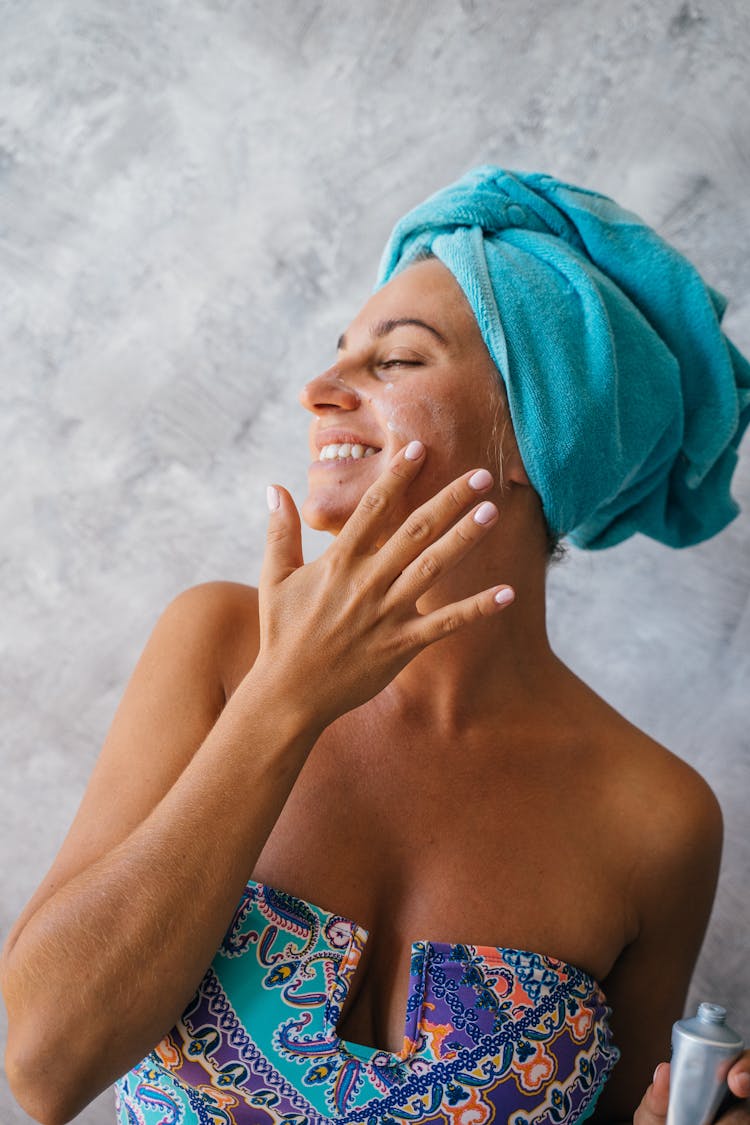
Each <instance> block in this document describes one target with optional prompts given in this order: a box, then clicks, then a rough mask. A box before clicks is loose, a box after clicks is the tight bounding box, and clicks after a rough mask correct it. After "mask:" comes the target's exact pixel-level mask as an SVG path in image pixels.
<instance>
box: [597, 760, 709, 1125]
mask: <svg viewBox="0 0 750 1125" xmlns="http://www.w3.org/2000/svg"><path fill="white" fill-rule="evenodd" d="M670 758H671V756H670ZM655 780H657V779H655ZM637 827H638V832H639V836H640V837H641V840H640V844H639V848H638V858H637V860H636V861H635V862H634V864H633V870H632V874H631V891H632V901H633V905H634V912H635V915H636V917H637V936H636V938H635V940H633V941H632V942H631V943H630V944H629V945H628V946H627V947H626V948H625V949H624V951H623V952H622V953H621V954H620V956H619V958H618V959H617V961H616V963H615V965H614V967H613V969H612V971H611V972H610V974H609V976H608V977H607V979H606V980H605V981H603V982H602V984H603V988H604V992H605V994H606V996H607V1001H608V1003H609V1004H610V1006H611V1008H612V1021H611V1023H612V1031H613V1035H614V1039H615V1042H616V1043H617V1044H618V1046H619V1047H620V1050H621V1052H622V1057H621V1059H620V1062H619V1063H618V1064H617V1066H616V1067H615V1070H614V1072H613V1074H612V1077H611V1078H610V1080H609V1082H608V1083H607V1085H606V1087H605V1089H604V1091H603V1093H602V1096H601V1098H600V1101H599V1103H598V1105H597V1111H596V1114H595V1121H596V1123H597V1125H609V1123H611V1122H625V1121H632V1120H633V1115H634V1113H635V1111H636V1109H637V1107H638V1106H639V1102H641V1096H642V1094H643V1091H644V1090H646V1089H647V1087H650V1084H651V1083H652V1079H653V1074H654V1070H655V1068H656V1066H657V1064H658V1063H659V1062H660V1061H661V1060H663V1059H664V1058H665V1057H668V1055H669V1047H670V1036H671V1029H672V1024H673V1023H674V1021H675V1020H677V1019H680V1018H681V1016H682V1013H683V1010H684V1005H685V998H686V994H687V990H688V986H689V984H690V977H691V975H692V972H693V967H694V965H695V961H696V959H697V956H698V953H699V951H700V946H701V943H702V941H703V935H704V933H705V929H706V925H707V923H708V918H709V915H710V912H711V905H712V903H713V897H714V892H715V888H716V881H717V878H718V869H719V861H720V857H721V839H722V820H721V810H720V808H719V805H718V802H717V801H716V798H715V797H714V795H713V793H712V791H711V790H710V789H709V787H708V785H706V783H705V782H704V781H703V779H702V778H700V777H699V776H698V774H696V773H695V772H694V771H693V770H692V769H690V767H688V766H685V765H684V764H683V763H678V764H677V765H676V768H669V769H666V770H665V771H664V773H663V776H661V777H659V778H658V785H657V788H656V792H655V795H654V800H653V803H649V805H648V808H643V809H642V814H641V816H640V817H639V823H638V826H637ZM642 1111H643V1106H642V1105H641V1107H640V1108H639V1109H638V1114H640V1115H641V1116H642ZM636 1116H637V1121H638V1125H655V1123H651V1122H647V1121H644V1120H641V1118H640V1117H638V1115H636Z"/></svg>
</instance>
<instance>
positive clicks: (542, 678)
mask: <svg viewBox="0 0 750 1125" xmlns="http://www.w3.org/2000/svg"><path fill="white" fill-rule="evenodd" d="M524 492H527V490H524ZM546 569H547V555H546V540H545V539H544V534H543V530H541V538H540V528H539V526H538V525H537V524H536V523H535V522H534V521H530V520H528V519H526V518H524V517H523V513H522V512H519V511H518V507H517V506H516V509H515V510H514V509H513V506H512V505H504V508H503V509H501V516H500V520H499V521H498V523H497V524H496V525H495V527H494V528H493V529H492V531H490V532H489V533H488V534H487V536H486V537H485V539H484V540H483V542H482V543H481V544H479V545H478V546H477V547H475V548H473V550H472V551H471V552H470V553H469V554H468V555H467V556H466V557H465V558H464V559H462V560H461V561H460V562H459V563H458V565H457V566H456V567H455V568H454V569H453V570H451V571H449V572H448V573H447V574H446V575H444V576H443V577H442V578H441V580H440V581H439V582H438V583H436V584H435V585H434V586H433V587H432V588H431V589H430V590H429V591H428V593H427V594H425V595H424V596H423V597H422V598H420V599H419V601H418V602H417V608H418V610H419V612H420V613H422V614H427V613H430V612H432V611H433V610H436V609H439V608H441V607H443V606H445V605H449V604H451V603H452V602H456V601H460V600H462V599H463V598H466V597H469V596H471V595H472V594H474V593H478V592H480V591H482V590H485V589H487V588H489V587H491V586H493V585H501V584H506V583H507V584H509V585H510V586H512V587H513V589H514V590H515V594H516V596H515V600H514V602H513V603H512V604H511V605H510V606H508V607H507V608H506V609H503V610H501V611H500V612H498V613H495V614H493V615H492V616H491V617H488V618H483V619H482V620H481V621H478V622H476V623H472V624H471V625H467V626H464V627H462V628H461V629H459V630H458V631H457V632H456V633H452V634H450V635H449V636H447V637H445V638H443V639H442V640H440V641H436V642H435V643H433V644H431V645H428V646H427V647H426V648H424V649H423V650H422V651H421V652H419V653H418V654H417V655H416V656H415V657H414V658H413V659H412V660H411V661H410V662H409V664H407V666H406V667H405V668H404V669H403V670H402V671H401V672H400V673H399V675H398V676H397V677H396V678H395V679H394V680H393V681H392V682H391V684H390V685H389V686H388V688H387V689H386V693H387V695H388V701H389V702H390V703H392V704H393V705H394V706H395V707H397V708H398V709H399V710H402V711H403V713H404V716H405V717H406V718H408V717H409V716H411V717H413V718H414V719H415V720H417V721H420V722H421V721H422V720H425V721H427V722H428V723H429V725H430V727H431V729H432V730H434V731H436V733H437V732H441V733H444V734H445V735H446V736H448V737H450V735H451V734H455V733H459V732H462V731H465V730H466V729H467V728H469V727H472V726H476V725H483V724H484V723H486V722H488V721H495V722H500V723H502V724H503V725H504V726H505V725H506V724H507V725H511V724H513V723H514V722H515V721H516V720H517V721H518V722H519V723H523V722H524V721H528V717H529V714H530V712H532V711H535V712H537V711H538V709H539V706H540V702H542V701H543V700H544V699H545V698H549V696H550V692H551V691H552V689H553V688H554V687H555V686H557V685H559V684H560V683H561V680H562V679H563V677H564V676H565V675H566V674H569V672H568V670H567V669H566V668H565V665H564V664H563V663H562V661H560V660H559V658H558V657H557V656H556V655H555V653H554V652H553V651H552V648H551V647H550V643H549V639H548V636H547V625H546Z"/></svg>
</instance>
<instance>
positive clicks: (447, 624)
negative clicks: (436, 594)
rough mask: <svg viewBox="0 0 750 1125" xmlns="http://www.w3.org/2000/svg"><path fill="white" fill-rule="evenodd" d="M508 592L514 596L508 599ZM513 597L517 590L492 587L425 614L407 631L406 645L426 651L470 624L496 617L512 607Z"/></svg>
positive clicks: (508, 587) (507, 587)
mask: <svg viewBox="0 0 750 1125" xmlns="http://www.w3.org/2000/svg"><path fill="white" fill-rule="evenodd" d="M506 590H509V591H510V593H511V594H512V595H513V596H512V597H509V595H508V594H505V593H504V591H506ZM514 598H515V591H513V589H512V587H510V586H493V587H491V589H489V590H483V591H482V593H481V594H473V595H472V596H471V597H469V598H464V599H463V601H460V602H453V603H452V604H451V605H446V606H441V608H440V609H435V610H433V611H432V613H425V614H423V615H422V616H421V617H420V618H419V619H418V620H417V621H416V622H415V623H414V624H413V625H412V626H411V627H410V628H409V629H407V633H406V637H407V645H409V644H411V645H413V647H414V648H415V649H420V648H424V647H425V646H426V645H430V644H432V643H433V642H434V641H439V640H441V639H442V638H443V637H447V636H449V635H450V634H451V633H456V632H457V631H458V630H459V629H463V628H464V627H465V626H467V625H472V624H474V623H475V622H477V621H483V620H485V619H486V618H488V617H494V616H495V615H496V614H498V613H500V611H501V610H503V609H506V608H507V606H509V605H511V604H512V603H513V600H514Z"/></svg>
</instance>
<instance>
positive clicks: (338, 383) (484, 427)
mask: <svg viewBox="0 0 750 1125" xmlns="http://www.w3.org/2000/svg"><path fill="white" fill-rule="evenodd" d="M407 318H408V320H409V321H412V320H420V321H423V322H424V323H423V325H416V324H413V323H410V324H404V323H397V322H403V321H404V320H405V319H407ZM424 324H427V325H430V326H432V328H434V329H435V331H431V330H430V329H429V328H426V327H424ZM438 337H439V339H438ZM339 345H340V351H339V356H338V359H337V361H336V362H335V363H334V364H332V366H331V367H330V368H329V369H328V370H327V371H326V372H324V373H323V374H321V375H320V376H318V377H317V378H316V379H313V380H311V382H310V383H308V384H307V386H306V387H305V388H304V390H303V392H302V394H301V396H300V398H301V401H302V404H303V405H304V406H305V407H306V408H307V409H308V410H310V411H311V413H313V414H314V415H315V420H314V421H313V423H312V426H311V439H312V440H313V445H314V457H315V460H314V461H313V463H312V465H311V466H310V470H311V471H310V491H309V495H308V498H307V500H306V501H305V504H304V506H303V512H302V514H303V517H304V518H305V520H306V521H307V522H308V523H309V524H310V525H311V526H313V527H318V528H321V529H324V530H330V531H334V532H335V530H336V529H337V528H340V527H341V526H343V523H344V522H345V521H346V519H347V518H348V516H349V515H350V514H351V512H352V511H353V510H354V507H356V504H357V503H358V502H359V499H360V498H361V495H362V492H363V490H364V489H365V488H367V487H368V486H369V485H370V484H371V483H372V482H373V481H374V480H375V479H376V478H377V476H378V474H379V473H380V472H382V468H383V465H384V464H385V463H386V461H387V459H390V457H391V456H392V455H393V454H394V453H395V452H396V451H397V450H398V449H400V448H402V447H403V446H404V445H406V444H407V442H409V441H411V440H412V439H413V438H419V439H421V440H422V441H424V442H425V444H426V445H427V447H428V460H427V463H426V465H425V468H424V470H423V471H422V472H421V473H420V477H419V480H418V481H417V482H415V484H414V485H413V487H411V488H410V491H409V499H408V503H409V505H410V506H411V507H412V508H413V507H414V506H417V505H418V504H419V503H423V502H424V501H425V500H426V499H427V498H428V497H429V496H432V495H434V494H435V492H436V491H438V490H439V488H440V487H442V486H444V485H445V484H447V483H448V482H449V481H450V480H452V479H455V477H456V476H457V475H458V474H459V473H461V472H462V471H464V470H466V469H470V468H478V467H480V466H482V465H483V464H484V463H485V460H486V450H487V447H488V442H489V430H488V425H489V423H488V412H487V407H486V397H485V395H484V393H483V392H482V391H481V389H480V384H481V383H482V382H483V381H484V380H486V379H487V378H488V374H489V372H491V371H492V372H494V367H493V366H492V362H491V360H490V358H489V355H488V353H487V351H486V348H485V346H484V342H483V340H482V338H481V333H480V332H479V328H478V326H477V325H476V321H475V320H474V317H473V313H472V312H471V309H470V307H469V305H468V302H467V301H466V299H465V297H464V295H463V293H462V292H461V291H460V288H459V286H458V283H457V282H456V281H455V279H454V278H453V277H452V275H451V274H450V272H449V271H448V270H447V269H446V268H445V267H444V266H442V265H441V264H437V265H436V263H435V262H432V263H420V264H419V265H417V266H415V267H410V268H409V269H408V270H406V271H404V273H403V274H401V275H399V276H398V277H397V278H395V279H394V280H393V281H391V282H389V283H388V285H386V286H384V287H383V289H381V290H380V291H379V292H378V293H377V294H375V295H374V296H373V297H372V298H371V299H370V301H369V302H368V303H367V305H366V306H365V307H364V309H363V310H362V312H361V313H360V315H359V316H358V317H357V319H356V320H355V321H353V322H352V325H351V326H350V328H349V330H348V332H347V334H346V336H345V337H342V338H341V340H339ZM483 377H484V378H483ZM485 431H487V433H485ZM381 454H382V456H381ZM404 515H405V513H402V518H403V516H404ZM399 522H400V521H399Z"/></svg>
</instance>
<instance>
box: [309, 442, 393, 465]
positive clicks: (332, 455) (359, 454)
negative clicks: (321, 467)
mask: <svg viewBox="0 0 750 1125" xmlns="http://www.w3.org/2000/svg"><path fill="white" fill-rule="evenodd" d="M377 452H378V451H377V449H373V447H372V446H371V445H361V444H360V443H359V442H357V443H356V444H355V445H352V444H351V442H348V441H345V442H342V443H341V445H324V446H323V448H322V449H321V451H320V456H319V458H318V460H319V461H335V460H341V461H344V460H346V458H347V457H353V458H354V460H355V461H359V460H361V459H362V458H364V457H372V456H374V454H376V453H377Z"/></svg>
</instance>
